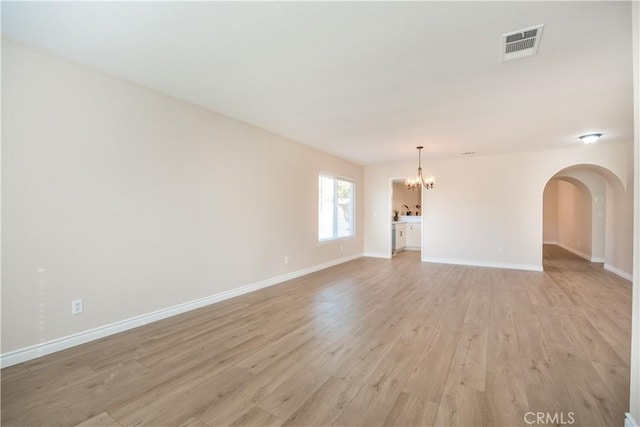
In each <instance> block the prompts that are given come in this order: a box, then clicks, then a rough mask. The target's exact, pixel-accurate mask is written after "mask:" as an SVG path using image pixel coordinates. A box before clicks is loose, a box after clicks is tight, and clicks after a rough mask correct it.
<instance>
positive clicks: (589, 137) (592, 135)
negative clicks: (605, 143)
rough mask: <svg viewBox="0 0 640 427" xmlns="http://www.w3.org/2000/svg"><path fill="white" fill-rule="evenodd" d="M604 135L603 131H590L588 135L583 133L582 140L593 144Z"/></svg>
mask: <svg viewBox="0 0 640 427" xmlns="http://www.w3.org/2000/svg"><path fill="white" fill-rule="evenodd" d="M601 136H602V134H601V133H589V134H586V135H582V136H580V137H579V138H580V141H582V142H584V143H585V144H588V145H591V144H593V143H594V142H596V141H597V140H598V139H600V137H601Z"/></svg>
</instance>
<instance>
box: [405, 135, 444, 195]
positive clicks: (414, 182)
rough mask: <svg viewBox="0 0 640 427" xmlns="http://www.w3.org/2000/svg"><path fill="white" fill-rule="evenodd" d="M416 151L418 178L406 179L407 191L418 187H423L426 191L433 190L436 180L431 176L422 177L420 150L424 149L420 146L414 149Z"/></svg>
mask: <svg viewBox="0 0 640 427" xmlns="http://www.w3.org/2000/svg"><path fill="white" fill-rule="evenodd" d="M416 148H417V149H418V176H416V177H415V178H407V180H406V181H405V185H406V186H407V188H408V189H409V190H414V189H416V188H418V187H420V186H423V187H424V188H426V189H427V190H428V189H430V188H433V185H434V184H435V183H436V178H435V177H434V176H433V175H429V176H427V177H424V176H422V156H421V154H422V149H423V148H424V147H423V146H422V145H420V146H418V147H416Z"/></svg>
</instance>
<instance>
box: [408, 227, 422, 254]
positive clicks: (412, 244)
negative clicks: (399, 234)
mask: <svg viewBox="0 0 640 427" xmlns="http://www.w3.org/2000/svg"><path fill="white" fill-rule="evenodd" d="M406 235H407V239H406V249H413V250H420V247H421V246H422V244H421V243H422V224H407V230H406Z"/></svg>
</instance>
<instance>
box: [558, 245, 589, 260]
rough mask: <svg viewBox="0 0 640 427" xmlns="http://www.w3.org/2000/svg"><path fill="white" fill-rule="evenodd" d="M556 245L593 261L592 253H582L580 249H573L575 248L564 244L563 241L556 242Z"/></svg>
mask: <svg viewBox="0 0 640 427" xmlns="http://www.w3.org/2000/svg"><path fill="white" fill-rule="evenodd" d="M556 245H557V246H558V247H561V248H562V249H564V250H565V251H569V252H571V253H572V254H574V255H578V256H579V257H580V258H584V259H586V260H587V261H591V255H587V254H585V253H582V252H580V251H579V250H577V249H573V248H571V247H569V246H567V245H563V244H562V243H559V242H556Z"/></svg>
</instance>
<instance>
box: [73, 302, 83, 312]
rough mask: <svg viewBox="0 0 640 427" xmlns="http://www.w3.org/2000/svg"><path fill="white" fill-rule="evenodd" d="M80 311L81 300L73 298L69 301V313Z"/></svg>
mask: <svg viewBox="0 0 640 427" xmlns="http://www.w3.org/2000/svg"><path fill="white" fill-rule="evenodd" d="M80 313H82V300H81V299H74V300H73V301H71V314H80Z"/></svg>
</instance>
